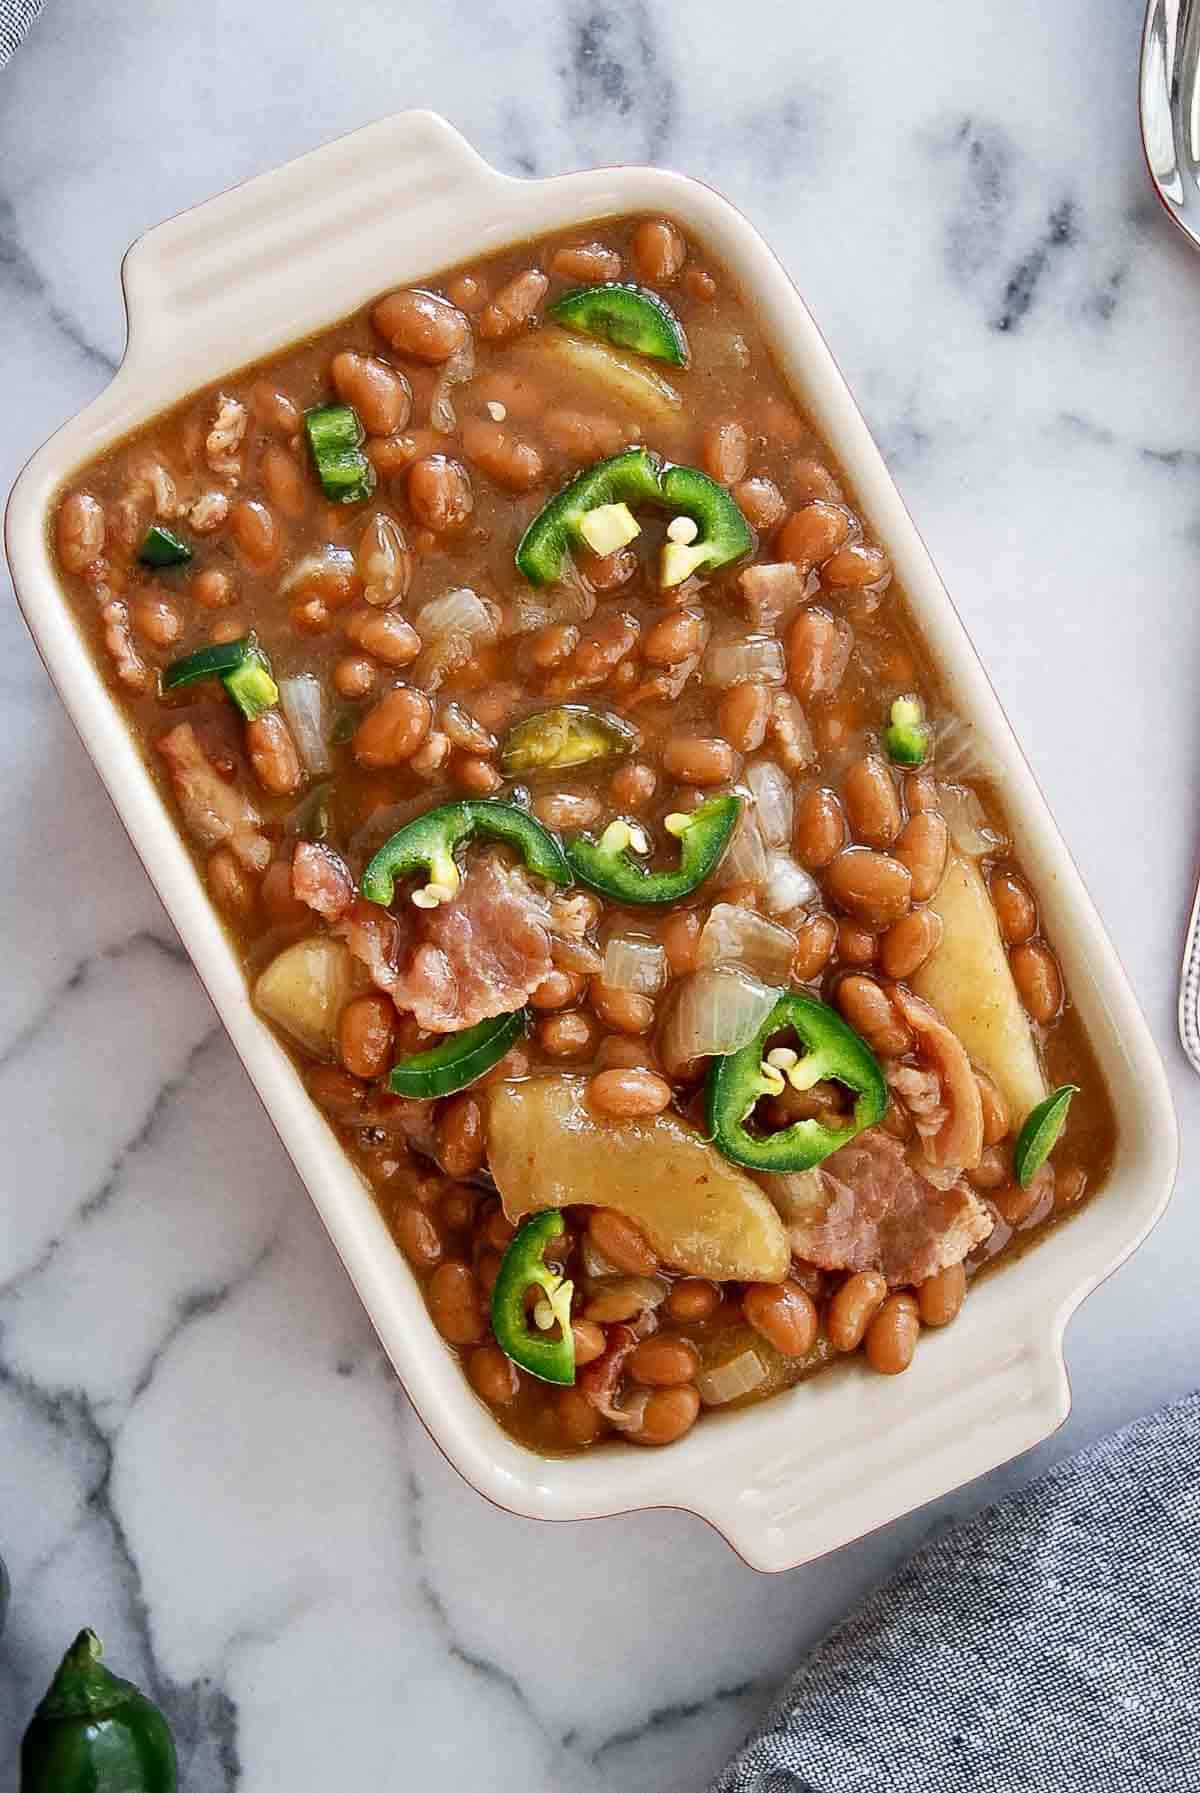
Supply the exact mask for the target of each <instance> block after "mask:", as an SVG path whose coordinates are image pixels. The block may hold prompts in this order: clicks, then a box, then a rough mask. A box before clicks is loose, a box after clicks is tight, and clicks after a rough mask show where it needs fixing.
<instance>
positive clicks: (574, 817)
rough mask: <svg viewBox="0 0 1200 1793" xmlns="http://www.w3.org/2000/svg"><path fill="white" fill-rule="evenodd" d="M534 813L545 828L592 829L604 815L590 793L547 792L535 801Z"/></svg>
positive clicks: (597, 799) (601, 806) (600, 804)
mask: <svg viewBox="0 0 1200 1793" xmlns="http://www.w3.org/2000/svg"><path fill="white" fill-rule="evenodd" d="M532 807H533V813H534V815H535V816H536V817H537V819H538V821H539V822H540V823H541V824H542V826H543V827H544V828H555V829H561V828H590V827H591V826H592V823H593V822H598V821H599V820H600V817H601V815H602V813H603V808H604V806H603V804H602V803H601V801H600V799H599V797H595V796H593V795H592V793H591V792H590V791H586V792H585V791H547V792H546V793H545V795H544V796H541V797H535V798H534V800H533V806H532Z"/></svg>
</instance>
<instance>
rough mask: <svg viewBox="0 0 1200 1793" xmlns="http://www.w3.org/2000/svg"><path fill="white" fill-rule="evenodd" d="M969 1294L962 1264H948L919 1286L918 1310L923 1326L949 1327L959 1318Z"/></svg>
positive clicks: (965, 1273)
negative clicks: (952, 1321)
mask: <svg viewBox="0 0 1200 1793" xmlns="http://www.w3.org/2000/svg"><path fill="white" fill-rule="evenodd" d="M966 1294H967V1272H966V1269H965V1268H964V1266H963V1265H962V1264H948V1265H947V1266H946V1268H945V1269H944V1270H939V1271H937V1272H936V1274H935V1275H933V1276H927V1277H926V1279H925V1281H924V1282H923V1283H919V1284H918V1286H917V1309H918V1312H919V1313H920V1316H921V1324H922V1326H949V1324H950V1322H951V1320H953V1319H955V1318H957V1316H958V1312H959V1309H960V1308H961V1307H962V1304H963V1302H964V1300H965V1299H966Z"/></svg>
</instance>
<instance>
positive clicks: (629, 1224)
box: [587, 1208, 658, 1276]
mask: <svg viewBox="0 0 1200 1793" xmlns="http://www.w3.org/2000/svg"><path fill="white" fill-rule="evenodd" d="M587 1230H588V1237H589V1238H590V1239H591V1241H592V1244H593V1245H594V1246H595V1247H596V1250H597V1251H598V1252H599V1253H600V1256H601V1257H602V1258H607V1259H608V1262H609V1263H610V1264H611V1265H612V1266H613V1267H614V1269H616V1270H620V1271H623V1272H624V1274H625V1275H626V1276H653V1275H654V1273H655V1271H656V1270H657V1269H658V1259H657V1257H656V1256H655V1254H654V1252H653V1251H652V1250H651V1247H650V1242H649V1240H648V1239H647V1238H646V1235H645V1234H644V1233H643V1232H642V1231H641V1230H640V1228H638V1227H636V1226H635V1225H634V1223H633V1221H632V1220H626V1218H625V1216H624V1215H623V1214H618V1213H617V1212H616V1210H615V1209H614V1208H589V1210H588V1221H587Z"/></svg>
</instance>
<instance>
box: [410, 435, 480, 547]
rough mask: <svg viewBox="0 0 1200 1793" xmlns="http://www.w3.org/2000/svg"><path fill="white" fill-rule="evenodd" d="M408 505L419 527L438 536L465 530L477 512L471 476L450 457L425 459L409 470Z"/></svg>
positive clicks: (430, 456)
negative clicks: (421, 525)
mask: <svg viewBox="0 0 1200 1793" xmlns="http://www.w3.org/2000/svg"><path fill="white" fill-rule="evenodd" d="M408 502H409V504H410V505H411V506H412V512H413V516H414V517H415V518H416V519H417V521H418V523H423V524H424V525H425V527H426V529H432V531H433V533H434V534H435V535H445V534H446V533H447V532H448V531H449V530H452V529H461V528H462V526H463V524H464V523H465V522H466V520H467V518H468V517H469V516H470V515H471V512H472V511H473V510H474V508H475V496H474V493H473V492H472V490H471V479H470V475H469V474H468V472H467V470H466V468H465V467H464V466H463V465H462V463H461V462H459V461H452V460H451V459H450V457H449V455H444V454H430V455H425V456H424V457H423V458H422V459H421V460H419V461H414V462H413V464H412V466H411V467H410V468H409V470H408Z"/></svg>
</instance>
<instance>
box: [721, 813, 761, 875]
mask: <svg viewBox="0 0 1200 1793" xmlns="http://www.w3.org/2000/svg"><path fill="white" fill-rule="evenodd" d="M766 875H767V855H766V850H765V849H764V847H763V843H762V835H761V834H760V833H759V832H758V822H757V820H756V818H755V815H754V811H753V809H752V808H750V807H749V806H747V807H746V808H745V809H744V810H743V811H742V816H741V820H740V821H739V823H738V825H737V827H736V828H735V829H734V831H733V839H732V840H731V841H730V843H729V847H728V850H727V851H726V854H725V857H724V859H722V861H721V864H720V867H719V869H718V872H717V883H718V884H719V885H721V886H724V885H726V884H753V885H754V886H755V888H757V887H758V886H760V885H761V884H762V881H763V879H764V878H765V877H766Z"/></svg>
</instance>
